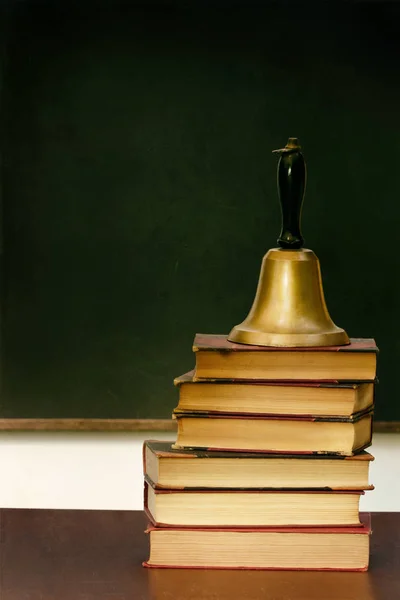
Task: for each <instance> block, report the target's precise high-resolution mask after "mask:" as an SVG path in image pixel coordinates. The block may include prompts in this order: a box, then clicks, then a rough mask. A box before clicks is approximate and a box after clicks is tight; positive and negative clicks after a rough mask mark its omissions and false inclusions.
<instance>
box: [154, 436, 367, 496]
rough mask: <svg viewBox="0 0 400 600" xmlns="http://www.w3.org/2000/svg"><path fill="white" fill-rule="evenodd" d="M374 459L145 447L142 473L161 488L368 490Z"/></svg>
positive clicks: (362, 454) (165, 444)
mask: <svg viewBox="0 0 400 600" xmlns="http://www.w3.org/2000/svg"><path fill="white" fill-rule="evenodd" d="M373 460H374V457H373V456H372V455H371V454H369V453H368V452H365V451H362V452H360V453H359V454H355V455H354V456H343V455H332V456H325V455H322V454H301V455H298V454H295V455H290V454H286V455H282V454H278V455H277V454H264V453H261V452H233V451H231V452H211V451H205V450H188V449H186V448H181V449H176V448H174V447H173V444H172V443H171V442H164V441H156V440H147V441H146V442H145V443H144V444H143V472H144V474H145V475H147V476H148V477H149V478H150V479H151V480H152V481H153V483H154V485H155V486H156V487H158V488H169V489H192V488H196V489H199V488H200V489H229V488H236V489H238V488H243V489H284V488H285V489H296V488H297V489H298V488H303V489H327V490H370V489H373V486H372V485H370V484H369V466H370V463H371V461H373Z"/></svg>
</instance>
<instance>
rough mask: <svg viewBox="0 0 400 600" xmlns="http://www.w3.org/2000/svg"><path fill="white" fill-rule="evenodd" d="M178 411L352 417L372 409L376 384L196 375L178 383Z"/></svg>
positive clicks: (189, 374) (189, 375)
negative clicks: (216, 377) (213, 377)
mask: <svg viewBox="0 0 400 600" xmlns="http://www.w3.org/2000/svg"><path fill="white" fill-rule="evenodd" d="M174 384H175V385H176V386H177V388H178V390H179V403H178V406H177V407H176V409H175V412H178V411H182V410H183V411H190V412H208V413H212V412H215V413H244V414H259V415H262V414H264V415H305V416H307V415H310V416H335V417H349V416H351V415H352V414H354V413H358V412H362V411H364V410H366V409H368V408H371V407H372V406H373V403H374V388H375V386H374V383H372V382H369V383H366V382H364V383H362V382H340V383H339V382H337V383H329V382H319V381H298V382H285V383H283V382H278V381H254V380H250V381H242V380H240V381H236V380H235V379H227V380H226V379H225V380H224V379H203V380H201V381H195V380H194V371H190V372H189V373H185V374H184V375H181V376H180V377H177V378H176V379H175V380H174Z"/></svg>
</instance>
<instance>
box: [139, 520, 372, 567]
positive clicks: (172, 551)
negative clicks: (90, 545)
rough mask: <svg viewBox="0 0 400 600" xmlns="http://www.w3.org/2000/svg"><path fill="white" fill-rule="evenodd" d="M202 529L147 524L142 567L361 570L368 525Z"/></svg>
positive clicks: (365, 559) (366, 559) (367, 543)
mask: <svg viewBox="0 0 400 600" xmlns="http://www.w3.org/2000/svg"><path fill="white" fill-rule="evenodd" d="M362 523H363V525H362V526H361V527H314V528H312V527H298V528H293V529H290V528H287V527H286V528H284V527H269V528H248V529H237V528H230V529H202V528H200V527H196V528H179V527H154V526H149V527H148V529H147V530H146V533H148V535H149V536H150V556H149V559H148V561H147V562H145V563H143V565H144V566H146V567H158V568H181V569H182V568H190V569H274V570H317V571H366V570H367V569H368V563H369V546H370V533H371V526H370V520H369V515H362Z"/></svg>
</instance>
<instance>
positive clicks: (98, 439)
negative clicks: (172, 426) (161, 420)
mask: <svg viewBox="0 0 400 600" xmlns="http://www.w3.org/2000/svg"><path fill="white" fill-rule="evenodd" d="M150 438H151V439H167V440H168V439H169V440H172V439H173V438H174V434H173V433H169V434H160V433H158V432H155V433H152V432H148V433H98V432H93V433H86V432H85V433H64V432H63V433H50V432H49V433H34V432H24V433H22V432H2V433H0V507H2V508H77V509H83V508H86V509H106V510H107V509H129V510H141V508H142V493H143V475H142V443H143V440H144V439H150ZM369 451H370V452H371V453H372V454H373V455H374V456H375V457H376V458H375V461H374V462H373V463H372V465H371V477H370V480H371V483H372V484H374V485H375V488H376V489H375V490H374V491H371V492H367V493H366V494H365V496H364V497H363V498H361V510H366V511H400V435H397V434H379V433H378V434H375V435H374V443H373V446H372V449H370V450H369Z"/></svg>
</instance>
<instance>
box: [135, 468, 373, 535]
mask: <svg viewBox="0 0 400 600" xmlns="http://www.w3.org/2000/svg"><path fill="white" fill-rule="evenodd" d="M361 494H364V492H361V491H355V490H353V491H348V492H343V491H340V492H325V491H324V492H322V491H316V490H296V491H287V490H286V491H285V490H273V491H272V490H160V489H156V488H155V486H154V484H153V482H152V481H151V480H150V479H149V478H147V479H146V480H145V485H144V508H145V512H146V514H147V516H148V518H149V520H150V522H151V523H152V524H153V525H156V526H157V527H219V528H221V527H271V526H275V525H279V526H282V527H302V526H303V527H322V526H324V527H328V526H331V527H345V526H350V525H352V526H359V525H360V524H361V523H360V519H359V514H358V511H359V504H360V496H361Z"/></svg>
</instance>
